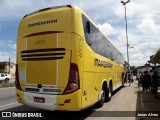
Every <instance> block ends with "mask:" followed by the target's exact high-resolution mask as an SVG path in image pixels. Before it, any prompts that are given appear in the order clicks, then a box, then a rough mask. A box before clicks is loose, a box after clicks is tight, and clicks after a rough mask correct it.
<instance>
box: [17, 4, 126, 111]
mask: <svg viewBox="0 0 160 120" xmlns="http://www.w3.org/2000/svg"><path fill="white" fill-rule="evenodd" d="M124 71H125V68H124V57H123V55H122V54H121V53H120V52H119V51H118V50H117V49H116V48H115V47H114V45H113V44H112V43H111V42H110V40H109V39H108V38H107V37H105V36H104V34H102V32H100V30H99V29H98V28H97V26H96V25H95V24H94V22H93V21H92V20H91V19H90V18H89V17H88V16H87V15H86V14H85V13H84V12H83V11H82V10H81V9H80V8H78V7H76V6H72V5H66V6H58V7H51V8H45V9H41V10H38V11H36V12H33V13H30V14H27V15H25V16H24V17H23V19H22V20H21V21H20V24H19V29H18V36H17V64H16V95H17V101H18V102H19V103H22V104H25V105H28V106H32V107H36V108H41V109H46V110H52V111H53V110H65V111H79V110H82V109H85V108H88V107H90V106H92V105H95V104H96V105H97V106H103V104H104V102H105V101H110V100H111V96H112V91H113V90H115V89H116V88H118V87H119V86H120V85H122V84H123V81H122V78H123V72H124Z"/></svg>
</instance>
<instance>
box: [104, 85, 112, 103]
mask: <svg viewBox="0 0 160 120" xmlns="http://www.w3.org/2000/svg"><path fill="white" fill-rule="evenodd" d="M111 97H112V84H111V83H109V87H108V88H107V92H106V97H105V101H106V102H109V101H110V100H111Z"/></svg>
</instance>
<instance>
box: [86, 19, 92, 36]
mask: <svg viewBox="0 0 160 120" xmlns="http://www.w3.org/2000/svg"><path fill="white" fill-rule="evenodd" d="M86 30H87V33H89V34H90V32H91V30H90V22H89V21H87V22H86Z"/></svg>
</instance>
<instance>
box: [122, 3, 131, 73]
mask: <svg viewBox="0 0 160 120" xmlns="http://www.w3.org/2000/svg"><path fill="white" fill-rule="evenodd" d="M129 2H130V0H128V1H126V2H124V1H121V3H122V4H123V5H124V6H125V23H126V40H127V62H128V72H129V70H130V65H129V52H128V48H129V43H128V29H127V27H128V26H127V14H126V4H127V3H129Z"/></svg>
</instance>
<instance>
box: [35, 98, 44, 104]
mask: <svg viewBox="0 0 160 120" xmlns="http://www.w3.org/2000/svg"><path fill="white" fill-rule="evenodd" d="M34 102H38V103H45V98H42V97H34Z"/></svg>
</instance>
